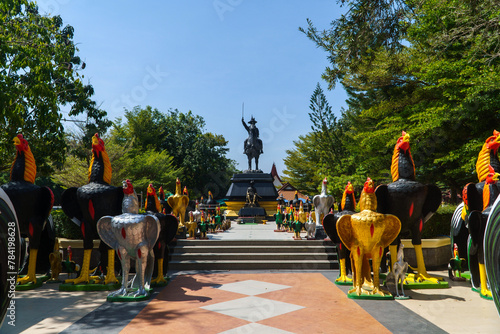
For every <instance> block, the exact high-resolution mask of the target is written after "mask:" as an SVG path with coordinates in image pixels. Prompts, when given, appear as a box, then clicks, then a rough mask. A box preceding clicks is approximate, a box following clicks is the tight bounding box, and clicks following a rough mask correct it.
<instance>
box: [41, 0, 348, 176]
mask: <svg viewBox="0 0 500 334" xmlns="http://www.w3.org/2000/svg"><path fill="white" fill-rule="evenodd" d="M38 5H39V8H40V12H42V13H46V14H51V15H56V14H58V15H61V17H62V19H63V21H64V24H70V25H72V26H73V27H74V28H75V37H74V40H75V42H77V43H78V48H79V56H80V57H81V58H82V59H83V60H84V61H85V62H86V65H87V67H86V69H85V70H84V71H83V72H82V74H84V75H85V79H84V80H88V82H89V83H90V84H92V85H93V87H94V90H95V95H94V99H95V100H96V101H97V103H98V104H101V108H102V109H104V110H106V111H107V112H108V116H109V118H110V119H111V120H115V119H116V118H117V117H121V116H122V115H123V113H124V108H127V109H132V108H133V107H134V106H136V105H140V106H146V105H150V106H152V107H154V108H158V109H159V110H160V111H164V112H166V111H167V110H168V109H169V108H173V109H175V108H177V109H179V110H180V111H181V112H187V111H188V110H191V111H192V112H193V113H195V114H197V115H201V116H202V117H203V118H204V119H205V122H206V127H205V131H209V132H213V133H216V134H221V135H223V136H224V137H225V138H226V140H228V141H229V144H228V147H229V149H230V151H229V154H228V157H229V158H231V159H233V160H235V161H236V162H237V165H238V168H240V169H246V166H247V162H246V156H245V155H244V154H243V141H244V140H245V138H246V137H247V133H246V131H245V129H244V128H243V126H242V124H241V115H242V104H243V103H244V105H245V119H246V121H248V120H249V119H250V117H251V116H252V115H253V116H254V117H255V118H256V120H257V122H258V123H257V127H258V128H259V130H260V137H261V139H262V140H263V143H264V154H262V155H261V157H260V163H259V167H260V168H261V169H262V170H263V171H264V172H270V170H271V166H272V163H273V162H275V163H276V166H277V168H278V172H279V173H280V174H282V171H283V169H284V168H285V165H284V162H283V159H284V158H285V156H286V152H285V151H286V150H287V149H292V148H293V141H294V140H297V138H298V136H299V135H302V134H306V133H307V132H309V131H310V127H311V123H310V121H309V117H308V112H309V99H310V97H311V94H312V93H313V91H314V89H315V86H316V84H317V83H318V82H319V83H320V84H321V86H322V87H323V89H324V90H325V93H326V96H327V99H328V101H329V103H330V105H331V106H332V107H333V110H334V111H335V112H339V110H340V108H341V107H343V106H345V99H346V94H345V92H344V91H343V90H342V89H341V88H340V87H339V88H337V89H336V90H335V91H328V90H327V89H326V83H325V82H324V81H322V79H321V74H322V73H323V71H324V69H325V67H326V66H328V61H327V59H326V56H327V54H326V53H325V52H324V51H323V50H321V49H318V48H316V46H315V44H314V43H313V42H312V41H310V40H309V39H308V38H307V37H306V36H305V35H304V34H303V33H301V32H299V30H298V28H299V27H300V26H302V27H306V24H307V22H306V19H307V18H309V19H311V20H312V21H313V22H314V23H315V25H316V26H317V27H318V28H320V29H323V28H328V27H329V24H330V22H331V21H332V20H334V19H336V18H338V17H339V15H340V12H341V11H340V10H341V9H340V8H339V7H338V5H337V4H336V1H334V0H329V1H327V0H315V1H296V0H274V1H261V0H198V1H194V0H184V1H180V0H178V1H170V0H169V1H142V2H140V3H139V2H138V1H128V0H127V1H120V2H116V1H99V2H98V1H84V0H81V1H74V0H41V1H38ZM67 125H68V126H70V125H71V124H67ZM311 168H314V166H311Z"/></svg>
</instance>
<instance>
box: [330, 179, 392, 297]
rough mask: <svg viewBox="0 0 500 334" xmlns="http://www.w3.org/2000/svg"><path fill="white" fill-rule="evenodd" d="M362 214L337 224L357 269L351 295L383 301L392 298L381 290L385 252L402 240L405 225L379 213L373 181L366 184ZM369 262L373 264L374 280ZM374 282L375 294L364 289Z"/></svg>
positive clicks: (373, 291)
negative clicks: (381, 263)
mask: <svg viewBox="0 0 500 334" xmlns="http://www.w3.org/2000/svg"><path fill="white" fill-rule="evenodd" d="M359 206H360V209H361V212H359V213H356V214H353V215H344V216H342V217H340V218H339V220H338V222H337V232H338V235H339V237H340V239H341V240H342V242H343V243H344V244H345V245H346V247H347V248H348V249H349V250H350V251H351V261H352V267H353V289H352V290H350V291H349V295H348V296H349V297H350V298H359V297H362V298H373V297H376V298H380V297H388V298H391V299H392V295H391V294H390V293H388V292H384V291H382V290H381V289H380V284H379V268H380V261H381V259H382V255H383V252H384V249H385V248H386V247H387V246H389V244H390V243H391V242H392V241H393V240H394V239H395V238H396V237H397V236H398V234H399V231H400V230H401V222H400V221H399V219H398V218H397V217H396V216H394V215H384V214H381V213H378V212H376V210H377V197H376V196H375V187H374V184H373V181H372V180H371V179H370V178H368V180H367V181H366V182H365V186H364V188H363V192H362V193H361V198H360V200H359ZM369 259H371V260H372V266H373V280H372V277H371V268H370V263H369ZM364 281H365V282H373V289H372V290H371V291H369V290H366V289H364V288H363V282H364Z"/></svg>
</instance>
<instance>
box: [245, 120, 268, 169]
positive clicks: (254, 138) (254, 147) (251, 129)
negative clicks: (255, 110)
mask: <svg viewBox="0 0 500 334" xmlns="http://www.w3.org/2000/svg"><path fill="white" fill-rule="evenodd" d="M241 122H242V123H243V126H244V127H245V129H246V130H247V132H248V138H247V139H246V140H245V143H244V153H245V154H246V155H247V157H248V171H251V170H252V158H254V159H255V171H259V156H260V154H261V153H264V152H263V151H262V140H260V139H259V129H257V127H256V126H255V123H257V121H256V120H255V118H254V117H253V116H252V118H251V119H250V121H248V123H249V124H250V126H248V125H247V124H246V123H245V119H244V118H243V117H242V118H241Z"/></svg>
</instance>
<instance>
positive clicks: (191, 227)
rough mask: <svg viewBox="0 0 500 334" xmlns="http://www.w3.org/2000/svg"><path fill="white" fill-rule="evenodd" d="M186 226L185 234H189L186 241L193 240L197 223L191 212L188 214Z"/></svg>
mask: <svg viewBox="0 0 500 334" xmlns="http://www.w3.org/2000/svg"><path fill="white" fill-rule="evenodd" d="M186 226H187V232H188V234H189V238H188V239H195V238H196V230H197V228H198V223H197V222H195V221H194V215H193V211H190V212H189V221H188V222H187V223H186Z"/></svg>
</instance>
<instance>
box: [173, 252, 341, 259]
mask: <svg viewBox="0 0 500 334" xmlns="http://www.w3.org/2000/svg"><path fill="white" fill-rule="evenodd" d="M171 258H172V261H174V260H178V261H188V260H208V259H213V260H214V261H220V260H235V261H236V260H238V261H239V260H241V261H244V260H336V259H337V254H336V253H330V254H329V253H325V252H323V253H299V254H297V253H208V252H207V253H173V254H171Z"/></svg>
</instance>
